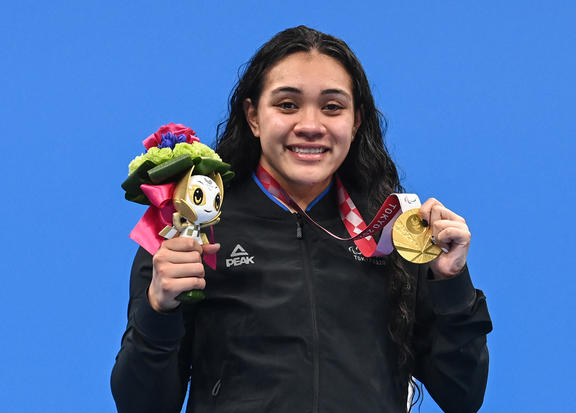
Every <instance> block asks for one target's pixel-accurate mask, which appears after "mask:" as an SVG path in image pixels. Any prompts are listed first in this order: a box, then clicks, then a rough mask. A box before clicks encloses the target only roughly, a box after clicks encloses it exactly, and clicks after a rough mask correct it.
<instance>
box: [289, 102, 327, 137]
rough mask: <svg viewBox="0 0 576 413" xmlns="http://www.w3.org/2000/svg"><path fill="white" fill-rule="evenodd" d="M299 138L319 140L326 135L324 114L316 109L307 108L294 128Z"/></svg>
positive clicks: (301, 113)
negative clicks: (323, 120) (323, 121)
mask: <svg viewBox="0 0 576 413" xmlns="http://www.w3.org/2000/svg"><path fill="white" fill-rule="evenodd" d="M294 132H295V133H296V135H297V136H301V137H304V138H307V139H318V138H320V137H322V136H324V134H325V133H326V127H325V126H324V124H323V123H322V114H321V113H320V112H319V110H317V109H315V108H307V109H305V110H302V111H301V112H300V118H299V119H298V122H297V123H296V125H295V126H294Z"/></svg>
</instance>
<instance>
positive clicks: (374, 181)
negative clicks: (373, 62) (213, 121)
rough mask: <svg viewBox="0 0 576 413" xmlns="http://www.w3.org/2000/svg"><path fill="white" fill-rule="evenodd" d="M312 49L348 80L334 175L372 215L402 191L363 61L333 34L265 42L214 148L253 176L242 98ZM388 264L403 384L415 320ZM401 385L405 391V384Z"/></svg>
mask: <svg viewBox="0 0 576 413" xmlns="http://www.w3.org/2000/svg"><path fill="white" fill-rule="evenodd" d="M311 51H317V52H319V53H322V54H325V55H327V56H330V57H332V58H334V59H336V60H337V61H338V62H340V64H342V65H343V66H344V68H345V69H346V70H347V72H348V74H349V75H350V77H351V79H352V91H353V99H354V109H355V110H359V111H360V113H361V119H362V122H361V124H360V127H359V128H358V130H357V132H356V135H355V138H354V141H353V142H352V144H351V146H350V151H349V153H348V155H347V157H346V159H345V160H344V162H343V163H342V165H341V166H340V168H339V169H338V174H339V176H340V178H341V179H342V181H343V182H344V185H345V187H346V188H347V189H348V190H349V191H350V192H360V193H362V194H368V198H369V204H368V210H367V211H366V212H367V213H368V214H369V216H370V217H372V216H373V215H374V214H375V213H376V211H377V210H378V208H379V207H380V205H381V204H382V202H383V200H384V199H385V198H386V197H387V196H388V195H389V194H391V193H393V192H403V188H402V186H401V184H400V179H399V177H398V172H397V170H396V166H395V165H394V162H392V159H391V158H390V154H389V153H388V150H387V149H386V146H385V145H384V140H383V137H384V134H385V132H386V127H387V122H386V120H385V118H384V117H383V116H382V114H381V113H380V112H379V111H378V110H377V109H376V106H375V103H374V98H373V96H372V92H371V90H370V85H369V83H368V79H367V78H366V74H365V73H364V69H363V68H362V65H361V64H360V62H359V61H358V59H357V58H356V56H355V55H354V53H353V52H352V50H350V48H349V47H348V45H347V44H346V43H345V42H344V41H342V40H340V39H338V38H335V37H333V36H330V35H327V34H325V33H321V32H319V31H317V30H314V29H311V28H308V27H306V26H298V27H294V28H290V29H287V30H284V31H282V32H280V33H278V34H277V35H275V36H274V37H273V38H272V39H270V40H269V41H268V42H267V43H265V44H264V45H263V46H262V47H261V48H260V49H259V50H258V51H257V52H256V54H255V55H254V56H253V57H252V59H251V60H250V61H249V62H248V63H247V65H246V67H245V70H244V72H243V74H242V75H241V76H240V79H239V80H238V83H237V84H236V87H235V88H234V90H233V91H232V94H231V96H230V102H229V107H228V119H227V120H226V121H225V122H222V123H221V124H220V125H219V127H218V138H217V142H216V151H217V152H218V153H219V154H220V156H221V157H222V159H223V160H224V161H226V162H228V163H230V164H231V165H232V170H233V171H235V173H236V176H237V178H238V179H245V178H247V177H249V176H250V175H251V174H252V172H253V171H254V170H255V169H256V167H257V165H258V162H259V160H260V154H261V148H260V140H259V139H256V138H255V137H254V135H253V134H252V130H251V129H250V126H249V125H248V122H247V121H246V118H245V114H244V102H245V100H246V99H250V100H251V102H252V104H253V105H254V106H258V100H259V98H260V94H261V92H262V88H263V84H264V80H265V76H266V73H267V72H268V70H269V69H270V68H271V67H272V66H274V65H275V64H276V63H277V62H279V61H280V60H281V59H283V58H284V57H286V56H288V55H290V54H293V53H297V52H311ZM222 129H223V130H222ZM389 263H390V265H391V267H392V271H391V276H390V288H389V302H390V306H391V318H390V324H389V326H388V329H389V331H390V334H391V336H392V339H393V341H394V342H395V343H396V344H397V346H398V354H399V357H398V375H399V377H400V380H399V385H400V386H405V385H406V384H407V382H408V378H409V376H410V372H411V364H412V352H411V345H410V343H411V332H412V328H413V324H414V309H413V306H412V303H413V291H414V281H413V280H412V278H411V276H410V275H409V274H408V273H407V272H406V270H405V269H404V268H403V267H402V265H401V263H400V259H399V257H398V256H397V255H396V254H395V253H394V255H391V256H389ZM403 388H404V390H405V388H406V387H403Z"/></svg>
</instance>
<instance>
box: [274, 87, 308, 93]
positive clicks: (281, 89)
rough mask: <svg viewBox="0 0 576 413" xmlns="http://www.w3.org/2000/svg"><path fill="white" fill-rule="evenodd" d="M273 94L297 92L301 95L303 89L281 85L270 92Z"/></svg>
mask: <svg viewBox="0 0 576 413" xmlns="http://www.w3.org/2000/svg"><path fill="white" fill-rule="evenodd" d="M270 93H271V94H272V95H277V94H279V93H296V94H299V95H301V94H302V91H301V90H300V89H298V88H295V87H291V86H280V87H277V88H276V89H274V90H273V91H272V92H270Z"/></svg>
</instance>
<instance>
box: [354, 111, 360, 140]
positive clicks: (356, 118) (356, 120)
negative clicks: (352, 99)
mask: <svg viewBox="0 0 576 413" xmlns="http://www.w3.org/2000/svg"><path fill="white" fill-rule="evenodd" d="M361 124H362V111H361V110H360V109H357V110H356V111H355V112H354V126H353V127H352V140H354V137H355V136H356V132H358V128H359V127H360V125H361Z"/></svg>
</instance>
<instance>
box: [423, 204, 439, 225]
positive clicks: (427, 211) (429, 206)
mask: <svg viewBox="0 0 576 413" xmlns="http://www.w3.org/2000/svg"><path fill="white" fill-rule="evenodd" d="M434 205H442V204H441V203H440V201H438V200H437V199H435V198H430V199H428V200H426V202H424V203H423V204H422V206H421V207H420V219H422V221H423V222H422V223H423V224H424V226H425V227H427V226H428V224H429V223H430V212H431V210H432V207H433V206H434Z"/></svg>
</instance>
